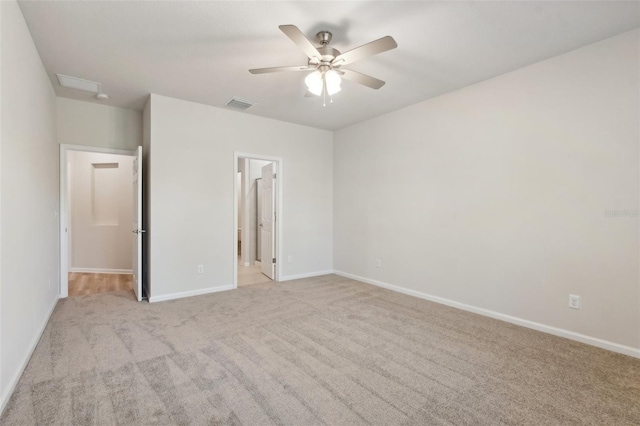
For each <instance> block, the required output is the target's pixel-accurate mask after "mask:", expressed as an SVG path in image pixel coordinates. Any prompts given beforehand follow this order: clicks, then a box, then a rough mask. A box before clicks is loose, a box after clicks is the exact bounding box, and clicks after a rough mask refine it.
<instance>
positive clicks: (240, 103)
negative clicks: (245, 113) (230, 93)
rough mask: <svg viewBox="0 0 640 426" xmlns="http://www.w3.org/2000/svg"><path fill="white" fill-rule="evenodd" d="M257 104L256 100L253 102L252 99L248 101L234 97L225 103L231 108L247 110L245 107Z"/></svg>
mask: <svg viewBox="0 0 640 426" xmlns="http://www.w3.org/2000/svg"><path fill="white" fill-rule="evenodd" d="M255 104H256V103H255V102H251V101H248V100H246V99H241V98H232V99H231V100H230V101H229V102H227V103H226V104H225V105H226V106H228V107H231V108H235V109H242V110H245V109H249V108H251V107H252V106H254V105H255Z"/></svg>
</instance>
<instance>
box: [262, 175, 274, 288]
mask: <svg viewBox="0 0 640 426" xmlns="http://www.w3.org/2000/svg"><path fill="white" fill-rule="evenodd" d="M275 180H276V165H275V163H271V164H267V165H266V166H264V167H263V168H262V217H261V218H260V235H261V240H262V241H261V252H262V253H261V254H260V265H261V268H262V273H263V274H265V275H266V276H268V277H269V278H271V279H272V280H273V279H275V269H276V259H275V252H276V251H275V241H276V240H275V234H276V232H275V231H276V214H275V208H276V203H275V200H276V197H275V195H276V192H275Z"/></svg>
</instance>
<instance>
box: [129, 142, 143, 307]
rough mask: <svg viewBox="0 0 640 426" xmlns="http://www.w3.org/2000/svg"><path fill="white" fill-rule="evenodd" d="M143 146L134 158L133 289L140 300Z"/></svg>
mask: <svg viewBox="0 0 640 426" xmlns="http://www.w3.org/2000/svg"><path fill="white" fill-rule="evenodd" d="M144 232H145V231H144V230H143V229H142V147H141V146H139V147H138V149H137V151H136V158H135V160H133V226H132V233H133V265H132V271H133V291H134V293H135V294H136V298H137V299H138V302H139V301H141V300H142V236H143V235H144Z"/></svg>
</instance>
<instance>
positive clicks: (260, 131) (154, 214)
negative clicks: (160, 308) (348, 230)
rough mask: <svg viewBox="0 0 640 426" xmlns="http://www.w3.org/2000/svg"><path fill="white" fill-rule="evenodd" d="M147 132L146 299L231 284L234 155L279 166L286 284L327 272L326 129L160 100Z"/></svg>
mask: <svg viewBox="0 0 640 426" xmlns="http://www.w3.org/2000/svg"><path fill="white" fill-rule="evenodd" d="M150 132H151V142H150V146H151V147H152V150H151V157H150V158H151V159H150V162H151V163H152V165H153V166H152V168H151V171H150V178H149V184H150V196H151V200H150V201H151V203H150V206H149V207H150V210H149V211H150V214H151V221H152V227H151V229H150V234H151V240H150V242H151V258H150V265H149V267H150V270H151V275H152V283H151V296H152V300H154V299H156V298H158V297H169V296H171V295H176V294H181V295H184V294H195V293H196V292H204V291H213V290H215V289H216V288H218V289H219V288H228V287H229V286H232V285H233V274H234V270H233V266H234V258H233V253H234V251H233V247H234V244H235V241H236V233H237V230H236V229H235V228H234V215H233V211H234V206H233V200H234V193H233V188H234V180H235V179H237V177H236V176H234V173H233V170H234V151H238V152H241V153H248V154H258V155H266V156H272V157H281V158H282V159H283V162H284V167H283V169H281V170H280V172H281V176H282V177H283V191H284V200H283V211H281V218H282V221H281V224H282V228H283V229H282V238H283V239H282V248H283V255H284V256H285V258H286V256H287V255H288V254H291V255H292V256H293V257H294V259H295V262H293V263H284V264H283V268H284V269H283V277H282V278H285V279H286V278H287V277H292V276H298V275H303V274H314V273H321V272H323V271H327V270H331V269H332V235H331V230H332V228H333V224H332V211H333V206H332V205H333V202H332V199H333V194H332V188H333V185H332V175H333V174H332V164H331V163H332V133H331V132H328V131H324V130H318V129H313V128H309V127H304V126H299V125H294V124H289V123H284V122H280V121H275V120H270V119H265V118H261V117H256V116H252V115H247V114H243V113H239V112H235V111H229V110H226V109H222V108H215V107H210V106H206V105H201V104H196V103H193V102H187V101H182V100H178V99H172V98H167V97H163V96H157V95H151V129H150ZM198 264H202V265H204V273H203V274H198V273H197V265H198ZM156 300H157V299H156Z"/></svg>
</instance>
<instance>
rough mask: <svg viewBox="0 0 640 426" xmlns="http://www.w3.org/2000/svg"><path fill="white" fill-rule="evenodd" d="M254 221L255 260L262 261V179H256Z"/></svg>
mask: <svg viewBox="0 0 640 426" xmlns="http://www.w3.org/2000/svg"><path fill="white" fill-rule="evenodd" d="M256 195H257V197H256V213H257V214H256V220H257V222H258V227H257V228H256V229H257V230H258V232H257V233H256V239H257V241H256V260H258V261H262V232H260V224H261V223H262V179H256Z"/></svg>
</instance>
